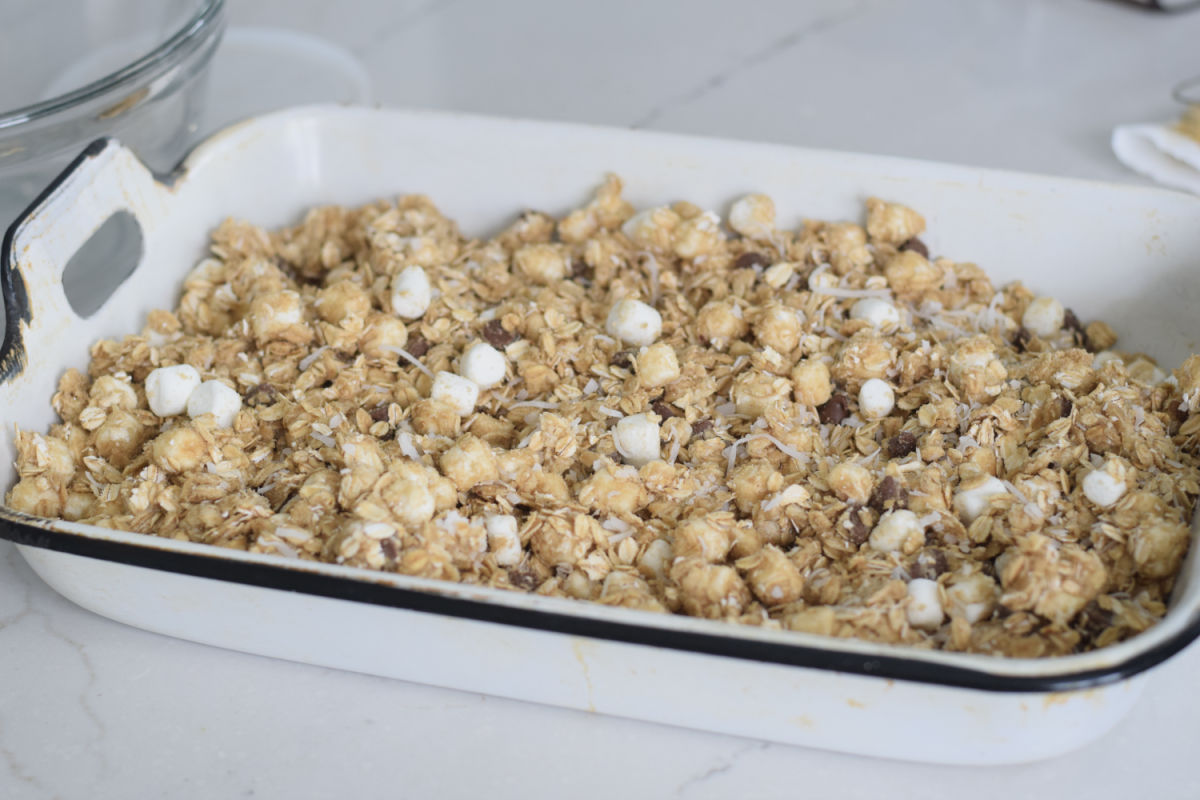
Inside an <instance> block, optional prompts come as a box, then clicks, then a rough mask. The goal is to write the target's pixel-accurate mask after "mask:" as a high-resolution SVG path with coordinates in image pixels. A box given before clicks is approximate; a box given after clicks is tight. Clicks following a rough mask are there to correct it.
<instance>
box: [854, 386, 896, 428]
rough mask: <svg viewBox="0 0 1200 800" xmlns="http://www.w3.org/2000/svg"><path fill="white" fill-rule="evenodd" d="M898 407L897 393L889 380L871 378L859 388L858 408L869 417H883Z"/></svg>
mask: <svg viewBox="0 0 1200 800" xmlns="http://www.w3.org/2000/svg"><path fill="white" fill-rule="evenodd" d="M895 407H896V393H895V392H894V391H892V387H891V386H888V384H887V381H883V380H880V379H879V378H871V379H870V380H868V381H866V382H865V383H864V384H863V385H862V388H861V389H859V390H858V410H859V411H861V412H862V415H863V416H864V417H866V418H867V419H882V418H883V417H886V416H887V415H888V414H890V413H892V409H893V408H895Z"/></svg>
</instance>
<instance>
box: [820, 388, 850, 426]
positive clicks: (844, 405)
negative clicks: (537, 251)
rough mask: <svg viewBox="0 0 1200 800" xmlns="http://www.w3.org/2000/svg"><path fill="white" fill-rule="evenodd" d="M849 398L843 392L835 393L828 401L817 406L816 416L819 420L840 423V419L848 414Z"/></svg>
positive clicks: (834, 423)
mask: <svg viewBox="0 0 1200 800" xmlns="http://www.w3.org/2000/svg"><path fill="white" fill-rule="evenodd" d="M849 409H850V399H849V398H848V397H846V395H844V394H835V395H834V396H833V397H831V398H829V401H828V402H826V403H825V404H824V405H822V406H819V407H818V408H817V416H819V417H820V418H821V422H827V423H830V424H832V425H841V424H842V420H844V419H845V418H846V417H848V416H850V410H849Z"/></svg>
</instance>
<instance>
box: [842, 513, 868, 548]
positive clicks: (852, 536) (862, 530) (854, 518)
mask: <svg viewBox="0 0 1200 800" xmlns="http://www.w3.org/2000/svg"><path fill="white" fill-rule="evenodd" d="M862 516H863V510H862V508H861V507H857V506H852V507H851V508H850V509H849V510H848V511H847V512H846V515H845V518H844V519H845V521H844V522H843V523H842V531H843V533H844V534H845V536H846V541H848V542H850V544H853V545H860V544H862V543H863V542H865V541H866V540H867V537H869V536H870V535H871V529H870V528H868V527H867V523H866V522H864V521H863V518H862Z"/></svg>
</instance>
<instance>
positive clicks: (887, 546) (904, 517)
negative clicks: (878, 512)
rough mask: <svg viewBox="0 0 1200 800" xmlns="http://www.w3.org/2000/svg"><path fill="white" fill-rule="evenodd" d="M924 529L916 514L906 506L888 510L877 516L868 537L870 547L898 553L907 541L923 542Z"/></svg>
mask: <svg viewBox="0 0 1200 800" xmlns="http://www.w3.org/2000/svg"><path fill="white" fill-rule="evenodd" d="M924 540H925V529H924V528H923V527H921V523H920V520H918V518H917V515H916V514H914V513H913V512H911V511H909V510H908V509H906V508H899V509H896V510H894V511H888V512H886V513H885V514H884V515H883V516H881V517H880V518H879V522H877V523H875V527H874V528H873V529H872V530H871V536H870V538H869V539H868V542H869V543H870V545H871V547H874V548H875V549H876V550H882V551H883V552H885V553H899V552H901V551H902V550H904V545H905V544H906V543H908V542H918V543H919V542H923V541H924Z"/></svg>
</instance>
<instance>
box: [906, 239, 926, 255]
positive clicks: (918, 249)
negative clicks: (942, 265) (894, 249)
mask: <svg viewBox="0 0 1200 800" xmlns="http://www.w3.org/2000/svg"><path fill="white" fill-rule="evenodd" d="M900 249H901V250H912V251H913V252H914V253H919V254H920V255H922V256H924V257H925V258H929V248H928V247H926V246H925V243H924V242H922V241H921V240H920V239H918V238H917V237H915V236H914V237H913V238H911V239H909V240H908V241H907V242H905V243H904V244H902V245H900Z"/></svg>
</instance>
